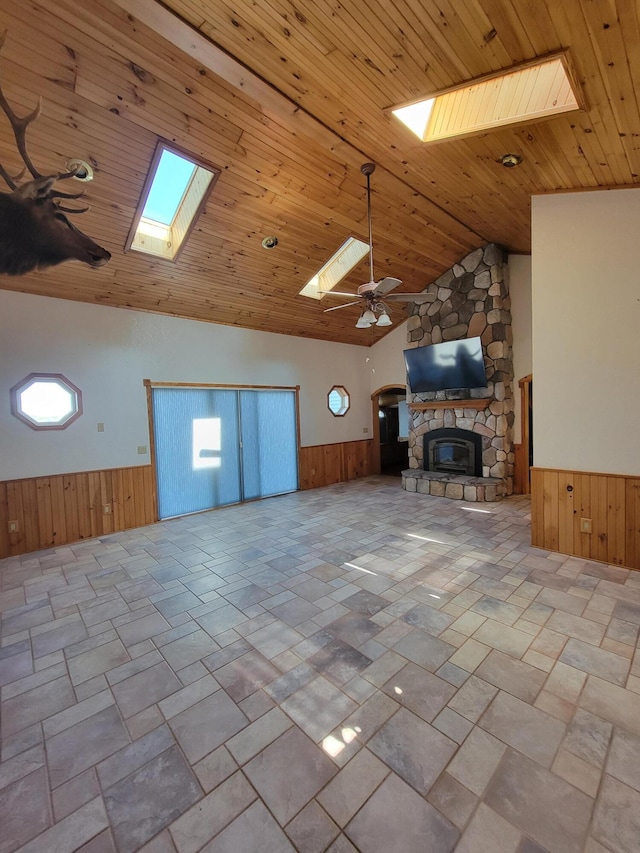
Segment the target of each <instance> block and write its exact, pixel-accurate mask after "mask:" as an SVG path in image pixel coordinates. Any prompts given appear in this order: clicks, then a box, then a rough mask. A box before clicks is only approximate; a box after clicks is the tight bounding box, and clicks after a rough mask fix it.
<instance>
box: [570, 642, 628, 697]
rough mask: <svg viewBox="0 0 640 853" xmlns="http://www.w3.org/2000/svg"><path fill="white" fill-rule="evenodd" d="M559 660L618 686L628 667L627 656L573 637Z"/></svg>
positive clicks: (624, 679)
mask: <svg viewBox="0 0 640 853" xmlns="http://www.w3.org/2000/svg"><path fill="white" fill-rule="evenodd" d="M559 660H560V661H561V662H562V663H566V664H568V665H569V666H573V667H575V668H576V669H581V670H583V671H584V672H588V673H591V675H597V676H598V677H599V678H604V679H605V680H606V681H611V682H613V684H618V685H619V686H620V687H624V685H625V683H626V680H627V675H628V673H629V667H630V661H629V660H628V659H627V658H625V657H622V656H621V655H616V654H613V652H608V651H605V650H604V649H599V648H598V647H597V646H593V645H591V644H590V643H583V642H582V641H581V640H574V639H571V640H569V642H568V643H567V645H566V646H565V647H564V651H563V652H562V654H561V655H560V658H559Z"/></svg>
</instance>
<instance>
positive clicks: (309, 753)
mask: <svg viewBox="0 0 640 853" xmlns="http://www.w3.org/2000/svg"><path fill="white" fill-rule="evenodd" d="M294 755H295V761H292V760H291V757H292V756H294ZM244 772H245V773H246V775H247V777H248V778H249V780H250V782H251V784H252V785H253V786H254V788H255V789H256V790H257V791H258V793H259V794H260V797H261V798H262V799H263V800H264V802H265V803H266V804H267V806H268V807H269V810H270V811H271V812H272V813H273V814H274V815H275V817H276V819H277V820H278V821H279V823H280V824H281V825H282V826H284V825H285V824H287V823H289V821H290V820H291V819H292V818H293V817H294V816H295V815H296V814H297V813H298V812H299V811H300V810H301V809H302V808H303V807H304V806H305V805H306V804H307V803H308V802H309V800H311V799H312V798H313V797H314V796H315V795H316V794H317V793H318V791H320V790H321V789H322V788H323V787H324V786H325V785H326V784H327V782H328V781H329V780H330V779H331V778H332V777H333V776H334V775H335V773H336V767H335V765H334V764H333V762H332V761H331V760H330V759H329V758H328V757H327V756H326V755H325V753H324V752H323V751H322V750H321V749H320V748H319V747H317V746H316V745H315V744H314V743H313V742H312V741H311V740H309V738H307V737H306V736H305V735H304V734H303V733H302V732H301V731H300V729H298V728H293V729H290V730H289V731H288V732H285V734H283V735H281V736H280V737H279V738H278V739H277V740H276V741H275V742H274V743H272V744H271V745H270V746H268V747H267V748H266V749H264V750H263V751H262V752H261V753H260V755H258V756H256V757H255V758H254V759H252V760H251V761H250V762H249V763H248V764H247V765H245V768H244Z"/></svg>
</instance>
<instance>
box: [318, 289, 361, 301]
mask: <svg viewBox="0 0 640 853" xmlns="http://www.w3.org/2000/svg"><path fill="white" fill-rule="evenodd" d="M318 293H322V294H323V296H348V297H349V298H350V299H353V297H354V296H358V294H357V293H347V292H346V291H344V290H319V291H318Z"/></svg>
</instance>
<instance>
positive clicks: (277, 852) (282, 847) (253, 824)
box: [201, 803, 295, 853]
mask: <svg viewBox="0 0 640 853" xmlns="http://www.w3.org/2000/svg"><path fill="white" fill-rule="evenodd" d="M240 850H242V853H295V848H294V847H293V845H292V844H291V843H290V842H289V840H288V838H287V836H286V835H285V834H284V832H283V831H282V830H281V829H280V827H279V826H278V824H277V823H276V822H275V820H274V819H273V818H272V817H271V815H270V814H269V812H268V811H267V809H266V808H265V807H264V805H263V804H262V803H254V804H253V805H252V806H249V808H248V809H247V810H246V811H245V812H243V813H242V814H241V815H240V817H237V818H236V819H235V820H234V821H233V823H232V824H230V825H229V826H228V827H227V828H226V829H225V830H223V831H222V832H221V833H220V835H218V836H217V838H215V839H214V840H213V841H211V842H210V843H209V844H207V845H206V846H205V847H203V848H202V851H201V853H239V851H240Z"/></svg>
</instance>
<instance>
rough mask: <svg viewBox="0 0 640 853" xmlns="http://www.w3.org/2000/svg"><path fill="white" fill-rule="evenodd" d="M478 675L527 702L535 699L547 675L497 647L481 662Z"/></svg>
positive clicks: (477, 671)
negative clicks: (503, 652) (497, 649)
mask: <svg viewBox="0 0 640 853" xmlns="http://www.w3.org/2000/svg"><path fill="white" fill-rule="evenodd" d="M476 675H478V676H479V677H480V678H482V679H483V680H484V681H488V682H489V683H490V684H493V685H495V687H499V688H500V689H501V690H506V691H507V692H508V693H512V694H513V695H514V696H517V697H518V698H519V699H523V700H524V701H525V702H533V701H535V698H536V696H537V695H538V693H539V692H540V690H541V689H542V685H543V684H544V682H545V680H546V677H547V674H546V673H545V672H542V671H541V670H539V669H536V668H535V667H533V666H529V664H526V663H523V662H522V661H519V660H514V658H512V657H509V656H508V655H504V654H502V652H498V651H496V650H495V649H494V650H493V651H492V652H491V653H490V654H489V655H488V656H487V657H486V658H485V660H484V661H483V662H482V663H481V664H480V666H479V667H478V669H477V670H476Z"/></svg>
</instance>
